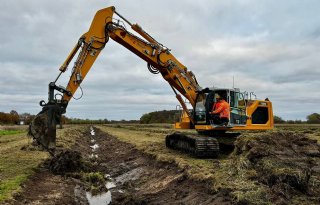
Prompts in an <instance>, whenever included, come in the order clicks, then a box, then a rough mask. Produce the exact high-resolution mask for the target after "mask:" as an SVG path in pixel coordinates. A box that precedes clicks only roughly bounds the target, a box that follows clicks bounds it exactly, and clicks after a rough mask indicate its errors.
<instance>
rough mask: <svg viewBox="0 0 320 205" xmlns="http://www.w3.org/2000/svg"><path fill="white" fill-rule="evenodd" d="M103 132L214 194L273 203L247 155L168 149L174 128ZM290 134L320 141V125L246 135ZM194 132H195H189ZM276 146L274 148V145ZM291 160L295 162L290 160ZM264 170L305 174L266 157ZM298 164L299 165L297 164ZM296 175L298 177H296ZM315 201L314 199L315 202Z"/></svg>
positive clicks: (121, 127) (299, 198)
mask: <svg viewBox="0 0 320 205" xmlns="http://www.w3.org/2000/svg"><path fill="white" fill-rule="evenodd" d="M97 127H98V128H99V129H101V130H102V131H105V132H107V133H109V134H111V135H113V136H116V137H117V138H118V139H119V140H121V141H124V142H128V143H131V144H134V145H136V147H137V149H140V150H142V151H143V152H145V153H148V154H150V155H152V156H154V157H155V158H156V159H157V160H159V161H166V162H173V163H175V164H177V165H178V166H179V167H180V168H181V169H184V170H186V171H187V173H188V176H189V177H190V178H192V179H195V180H200V181H206V183H208V186H209V187H210V188H211V189H212V191H213V192H216V191H223V190H228V191H231V196H232V197H233V198H234V200H235V201H237V202H248V203H249V204H272V202H271V201H269V200H268V198H267V195H268V194H274V193H270V192H273V191H270V187H269V186H267V185H266V184H264V183H260V182H258V180H257V177H258V176H259V175H258V173H257V172H258V171H257V170H256V167H253V166H252V164H251V163H250V162H249V161H248V159H247V157H246V155H236V154H234V153H232V154H231V155H229V156H227V155H222V156H220V157H219V159H196V158H194V157H192V156H190V155H187V154H184V153H181V152H179V151H174V150H168V149H167V148H166V147H165V143H164V141H165V136H166V135H167V134H169V133H171V132H173V131H175V130H174V129H172V126H171V125H163V124H152V125H132V124H131V125H130V124H119V125H103V126H97ZM287 131H290V132H292V133H295V134H297V135H301V136H303V135H305V136H307V137H308V138H310V139H315V140H317V141H318V143H319V142H320V125H277V126H276V127H275V129H274V130H273V131H267V132H243V135H246V137H247V139H250V138H251V137H252V139H253V138H255V137H256V136H259V135H260V133H267V135H271V136H272V135H273V134H277V133H278V132H280V133H281V132H287ZM186 132H190V133H194V131H186ZM271 147H272V145H271ZM290 160H291V159H290ZM261 163H262V164H260V167H262V168H263V169H265V170H267V169H269V168H268V167H269V166H270V167H272V169H270V170H269V171H270V172H275V176H277V174H279V175H281V174H282V173H284V174H286V173H287V172H288V173H289V172H290V171H292V172H294V173H295V174H296V173H298V174H297V175H299V176H300V175H303V174H302V173H300V172H301V170H300V168H292V169H291V168H290V166H291V165H290V166H289V165H288V166H287V165H284V163H285V162H283V161H281V160H273V159H272V157H271V158H267V157H266V158H265V160H261ZM297 163H298V162H297ZM293 176H295V175H293ZM311 180H312V183H313V184H316V185H314V188H315V189H317V190H319V189H320V187H317V186H319V185H320V181H319V180H320V178H319V176H316V177H313V178H312V179H311ZM306 200H309V199H306V196H305V195H297V196H293V197H292V198H291V201H290V202H291V203H294V204H301V203H305V202H306ZM311 200H312V199H311ZM316 203H317V202H315V201H310V204H316Z"/></svg>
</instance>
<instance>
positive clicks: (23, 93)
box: [0, 0, 320, 120]
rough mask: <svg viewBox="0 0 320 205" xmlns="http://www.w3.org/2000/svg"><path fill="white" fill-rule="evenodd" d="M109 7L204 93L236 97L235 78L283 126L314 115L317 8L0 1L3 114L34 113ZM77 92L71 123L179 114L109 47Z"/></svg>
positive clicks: (190, 1)
mask: <svg viewBox="0 0 320 205" xmlns="http://www.w3.org/2000/svg"><path fill="white" fill-rule="evenodd" d="M112 5H114V6H115V7H116V9H117V11H118V12H119V13H120V14H122V15H123V16H125V17H126V18H127V19H129V20H130V21H131V22H133V23H136V22H137V23H139V24H140V25H141V26H142V27H143V28H144V29H145V30H146V31H147V32H148V33H149V34H151V35H152V36H153V37H154V38H155V39H157V40H158V41H159V42H161V43H162V44H164V45H165V46H167V47H169V48H170V49H172V53H173V54H174V55H175V56H176V57H177V58H178V59H179V60H180V61H181V62H182V63H183V64H184V65H186V66H187V67H188V68H189V70H192V71H193V72H194V73H195V75H196V77H197V79H198V81H199V84H200V85H201V86H202V87H207V86H210V87H211V86H212V85H214V86H217V87H232V79H233V76H234V78H235V87H239V88H240V89H241V90H242V91H248V92H251V91H254V92H255V93H256V95H257V96H258V98H261V99H264V98H266V97H268V98H269V99H270V100H271V101H272V102H273V106H274V113H275V114H276V115H278V116H281V117H282V118H284V119H293V120H294V119H302V120H304V119H305V117H306V116H307V115H308V114H311V113H313V112H318V113H319V112H320V105H319V102H320V90H319V88H320V81H319V76H320V69H319V66H320V56H319V54H320V1H319V0H306V1H301V0H280V1H279V0H259V1H257V0H199V1H194V0H181V1H172V0H170V1H169V0H162V1H151V0H139V1H132V0H116V1H115V0H112V1H99V0H68V1H66V0H55V1H49V0H19V1H10V0H3V1H1V10H0V33H1V38H0V71H1V72H0V76H1V80H0V112H9V111H10V110H16V111H18V112H19V113H23V112H28V113H32V114H36V113H38V112H39V111H40V109H41V108H40V106H39V105H38V102H39V101H40V100H42V99H44V100H46V99H47V85H48V83H49V82H50V81H53V80H54V79H55V77H56V76H57V74H58V69H59V67H60V65H61V64H62V63H63V61H64V60H65V58H66V57H67V55H68V54H69V52H70V51H71V49H72V47H73V46H74V44H75V43H76V42H77V40H78V38H79V37H80V36H81V35H82V34H83V33H84V32H86V31H87V30H88V28H89V26H90V23H91V20H92V18H93V16H94V14H95V12H96V11H97V10H99V9H101V8H104V7H108V6H112ZM69 70H71V69H69ZM69 75H70V73H69V72H67V73H65V77H64V78H62V79H61V81H59V84H60V85H63V86H66V84H67V80H68V78H69ZM82 88H83V91H84V95H83V97H82V98H81V99H80V100H78V101H76V100H71V102H70V104H69V106H68V109H67V116H68V117H79V118H90V119H99V118H102V119H104V118H107V119H115V120H119V119H139V118H140V116H141V115H142V114H144V113H146V112H150V111H155V110H163V109H166V110H171V109H175V106H176V105H177V104H178V101H177V100H176V98H175V95H174V94H173V93H172V90H171V88H170V87H169V85H168V84H167V83H166V81H165V80H163V79H162V77H161V76H160V75H153V74H151V73H150V72H149V71H148V70H147V67H146V63H145V62H144V61H143V60H141V59H140V58H138V57H137V56H135V55H134V54H133V53H131V52H129V51H128V50H126V49H125V48H124V47H122V46H121V45H119V44H117V43H115V42H112V40H110V41H109V43H108V44H107V46H106V48H105V49H104V50H103V51H102V53H101V55H100V56H99V58H98V59H97V61H96V63H95V64H94V65H93V67H92V69H91V71H90V73H89V74H88V75H87V77H86V79H85V80H84V82H83V83H82ZM79 91H80V90H78V91H77V93H76V97H79V96H80V94H81V93H80V92H79Z"/></svg>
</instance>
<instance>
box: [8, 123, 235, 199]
mask: <svg viewBox="0 0 320 205" xmlns="http://www.w3.org/2000/svg"><path fill="white" fill-rule="evenodd" d="M78 153H81V155H80V156H79V155H78ZM63 155H66V156H68V157H67V159H65V158H64V157H62V156H63ZM78 159H81V160H80V161H82V160H86V161H89V162H90V170H89V171H90V172H91V173H101V174H103V175H104V178H105V181H106V184H105V188H106V189H105V190H104V192H99V193H92V192H89V191H88V190H87V186H86V182H84V181H83V180H82V179H81V175H82V174H74V173H82V171H80V172H78V171H79V170H81V169H78V168H79V167H81V166H82V165H81V163H80V161H79V160H78ZM68 163H71V164H73V165H74V167H76V168H74V167H73V166H69V165H68ZM72 167H73V168H72ZM87 171H88V170H87ZM70 172H71V173H73V174H68V173H70ZM209 187H210V185H209V184H208V183H206V182H200V181H194V180H191V179H188V177H187V174H186V172H185V170H180V169H179V168H178V167H177V166H176V165H175V164H171V163H165V162H158V161H156V160H155V159H154V158H153V157H151V156H149V155H146V154H145V153H143V152H141V151H139V150H137V149H136V148H135V147H134V146H133V145H131V144H128V143H124V142H120V141H119V140H118V139H116V138H115V137H113V136H110V135H109V134H107V133H105V132H102V131H100V130H98V129H95V128H94V129H90V128H89V127H88V129H87V131H86V132H85V133H82V136H79V138H78V140H77V141H76V144H75V145H74V146H73V149H72V152H70V151H66V152H64V153H62V154H61V157H59V156H58V157H56V158H55V159H52V161H51V165H50V163H49V166H47V165H46V164H44V165H43V166H42V167H40V168H39V170H38V171H37V172H36V174H34V175H33V176H32V177H31V178H30V180H28V181H27V183H25V184H24V185H23V188H22V191H21V192H20V193H19V194H17V195H16V196H14V198H15V200H14V201H13V202H12V204H62V205H64V204H93V205H94V204H231V199H230V198H229V197H228V196H226V195H224V194H223V193H213V192H212V191H211V189H210V188H209Z"/></svg>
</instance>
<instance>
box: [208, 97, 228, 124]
mask: <svg viewBox="0 0 320 205" xmlns="http://www.w3.org/2000/svg"><path fill="white" fill-rule="evenodd" d="M215 98H216V102H215V103H214V104H213V106H212V111H211V112H209V114H211V116H212V121H213V124H216V125H227V124H228V123H229V118H230V105H229V103H228V102H227V101H226V100H225V99H224V98H223V97H221V96H220V95H219V94H217V93H216V94H215Z"/></svg>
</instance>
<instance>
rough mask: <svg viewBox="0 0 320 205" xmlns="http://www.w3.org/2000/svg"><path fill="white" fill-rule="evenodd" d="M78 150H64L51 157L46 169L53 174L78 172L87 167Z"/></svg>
mask: <svg viewBox="0 0 320 205" xmlns="http://www.w3.org/2000/svg"><path fill="white" fill-rule="evenodd" d="M87 166H88V165H87V164H86V163H85V162H84V160H83V159H82V156H81V154H80V152H77V151H71V150H65V151H62V152H60V153H59V154H57V155H56V156H54V157H52V158H51V159H50V160H49V163H48V169H49V170H50V171H51V172H52V173H54V174H60V175H65V174H66V173H72V172H79V171H82V170H85V169H86V168H87Z"/></svg>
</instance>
